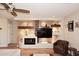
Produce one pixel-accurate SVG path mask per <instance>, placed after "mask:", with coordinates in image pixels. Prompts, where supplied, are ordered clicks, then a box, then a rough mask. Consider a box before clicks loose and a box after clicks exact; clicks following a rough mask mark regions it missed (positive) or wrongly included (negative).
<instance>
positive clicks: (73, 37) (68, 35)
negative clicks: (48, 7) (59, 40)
mask: <svg viewBox="0 0 79 59" xmlns="http://www.w3.org/2000/svg"><path fill="white" fill-rule="evenodd" d="M72 20H73V21H74V31H73V32H69V31H68V28H67V24H68V21H72ZM75 22H79V12H77V13H75V14H73V15H71V16H69V17H67V18H65V20H64V38H65V40H67V41H69V42H70V46H72V47H75V48H77V49H78V50H79V28H76V27H75Z"/></svg>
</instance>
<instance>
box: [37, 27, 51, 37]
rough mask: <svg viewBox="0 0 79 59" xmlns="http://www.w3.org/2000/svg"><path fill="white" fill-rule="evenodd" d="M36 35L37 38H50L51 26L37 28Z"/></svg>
mask: <svg viewBox="0 0 79 59" xmlns="http://www.w3.org/2000/svg"><path fill="white" fill-rule="evenodd" d="M37 37H38V38H51V37H52V28H38V29H37Z"/></svg>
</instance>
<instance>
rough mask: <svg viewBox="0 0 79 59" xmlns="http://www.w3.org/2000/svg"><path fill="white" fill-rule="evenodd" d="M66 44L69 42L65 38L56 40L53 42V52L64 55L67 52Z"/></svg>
mask: <svg viewBox="0 0 79 59" xmlns="http://www.w3.org/2000/svg"><path fill="white" fill-rule="evenodd" d="M68 45H69V42H68V41H65V40H57V41H56V42H55V43H54V44H53V50H54V53H57V54H60V55H63V56H66V55H67V54H68Z"/></svg>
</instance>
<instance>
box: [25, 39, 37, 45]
mask: <svg viewBox="0 0 79 59" xmlns="http://www.w3.org/2000/svg"><path fill="white" fill-rule="evenodd" d="M35 44H36V39H35V38H24V45H35Z"/></svg>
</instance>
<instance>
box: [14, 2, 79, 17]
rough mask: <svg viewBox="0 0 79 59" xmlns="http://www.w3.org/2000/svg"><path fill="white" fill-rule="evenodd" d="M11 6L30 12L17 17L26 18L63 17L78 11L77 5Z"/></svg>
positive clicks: (39, 4)
mask: <svg viewBox="0 0 79 59" xmlns="http://www.w3.org/2000/svg"><path fill="white" fill-rule="evenodd" d="M13 5H14V6H15V7H16V8H21V9H27V10H30V11H31V13H30V14H22V15H21V14H19V16H18V17H21V16H22V17H28V18H32V17H34V18H52V17H64V16H68V15H70V14H72V13H75V12H77V11H78V10H79V3H14V4H13ZM23 15H24V16H23Z"/></svg>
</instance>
